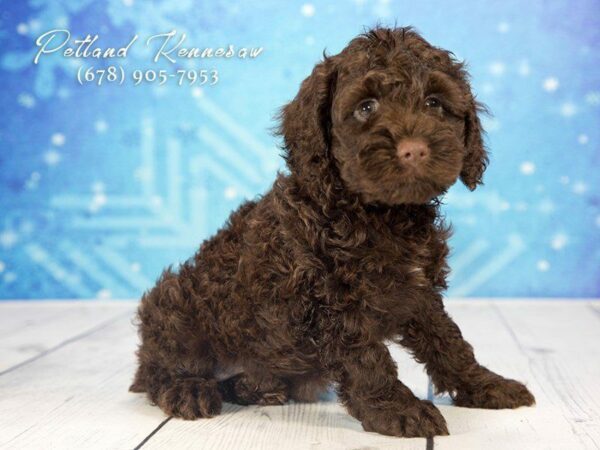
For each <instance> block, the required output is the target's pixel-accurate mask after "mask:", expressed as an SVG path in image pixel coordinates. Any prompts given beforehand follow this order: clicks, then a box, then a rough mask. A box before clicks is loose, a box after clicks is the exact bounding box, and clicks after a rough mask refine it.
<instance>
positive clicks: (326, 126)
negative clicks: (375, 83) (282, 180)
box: [279, 57, 337, 176]
mask: <svg viewBox="0 0 600 450" xmlns="http://www.w3.org/2000/svg"><path fill="white" fill-rule="evenodd" d="M336 79H337V71H336V70H335V67H334V62H333V58H328V57H325V59H324V61H323V62H321V63H319V64H317V66H316V67H315V68H314V69H313V71H312V73H311V74H310V76H309V77H308V78H306V79H305V80H304V81H303V82H302V85H301V86H300V91H299V92H298V94H297V95H296V97H295V98H294V100H292V101H291V102H290V103H288V104H287V105H286V106H284V107H283V109H282V110H281V113H280V120H281V125H280V127H279V134H281V135H282V136H283V138H284V144H285V147H284V149H283V150H284V155H283V156H284V158H285V160H286V162H287V165H288V167H289V168H290V171H291V172H293V173H296V174H302V175H304V176H311V174H312V175H313V176H314V175H316V176H318V175H317V172H318V170H315V169H317V168H318V167H315V166H320V167H324V166H325V165H326V164H327V162H328V161H329V156H330V155H329V147H330V145H331V103H332V100H333V93H334V90H335V82H336Z"/></svg>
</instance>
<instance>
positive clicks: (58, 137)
mask: <svg viewBox="0 0 600 450" xmlns="http://www.w3.org/2000/svg"><path fill="white" fill-rule="evenodd" d="M66 140H67V139H66V137H65V135H64V134H62V133H54V134H53V135H52V137H51V138H50V142H52V145H55V146H56V147H62V146H63V145H65V142H66Z"/></svg>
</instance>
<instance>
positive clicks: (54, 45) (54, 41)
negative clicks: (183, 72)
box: [33, 29, 263, 64]
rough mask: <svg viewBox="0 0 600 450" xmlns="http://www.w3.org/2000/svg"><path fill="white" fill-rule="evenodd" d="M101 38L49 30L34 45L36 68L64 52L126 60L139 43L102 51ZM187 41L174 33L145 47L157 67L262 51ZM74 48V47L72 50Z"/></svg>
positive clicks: (72, 55) (73, 55) (71, 55)
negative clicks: (74, 36)
mask: <svg viewBox="0 0 600 450" xmlns="http://www.w3.org/2000/svg"><path fill="white" fill-rule="evenodd" d="M98 39H99V37H98V35H97V34H95V35H94V36H91V35H89V34H88V35H87V36H86V37H85V39H73V40H71V32H70V31H69V30H63V29H56V30H50V31H47V32H46V33H44V34H42V35H41V36H39V37H38V38H37V39H36V41H35V44H36V46H37V47H39V50H38V51H37V53H36V55H35V58H34V59H33V63H34V64H37V63H38V62H39V61H40V58H41V57H42V55H49V54H52V53H56V52H62V55H63V56H64V57H66V58H96V59H110V58H127V53H128V52H129V50H130V49H131V47H132V46H133V45H135V43H136V42H138V40H139V36H138V35H137V34H136V35H135V36H133V38H132V39H131V40H130V41H129V43H128V44H126V45H125V46H123V47H119V48H115V47H107V48H101V47H98V46H97V45H96V42H97V41H98ZM186 39H187V36H186V34H185V33H181V35H179V36H178V35H177V31H176V30H173V31H170V32H168V33H162V34H155V35H152V36H150V37H149V38H148V39H146V46H147V47H151V46H155V47H156V48H155V49H154V50H153V58H152V61H154V62H155V63H156V62H158V61H160V60H161V59H163V58H164V59H166V60H167V61H169V62H171V63H173V64H175V63H176V62H177V58H181V59H183V58H185V59H193V58H234V57H236V58H242V59H244V58H250V59H254V58H256V57H258V56H259V55H260V54H261V53H262V51H263V47H239V48H236V47H235V46H233V45H228V46H227V47H219V48H209V47H207V48H199V47H183V43H184V42H185V40H186ZM69 44H71V46H69Z"/></svg>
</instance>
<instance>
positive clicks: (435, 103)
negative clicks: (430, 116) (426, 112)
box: [425, 97, 442, 108]
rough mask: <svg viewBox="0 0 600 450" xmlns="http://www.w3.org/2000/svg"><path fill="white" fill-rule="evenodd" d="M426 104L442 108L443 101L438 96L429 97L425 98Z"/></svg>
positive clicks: (430, 106)
mask: <svg viewBox="0 0 600 450" xmlns="http://www.w3.org/2000/svg"><path fill="white" fill-rule="evenodd" d="M425 106H427V107H428V108H441V107H442V102H441V101H440V99H439V98H437V97H427V98H426V99H425Z"/></svg>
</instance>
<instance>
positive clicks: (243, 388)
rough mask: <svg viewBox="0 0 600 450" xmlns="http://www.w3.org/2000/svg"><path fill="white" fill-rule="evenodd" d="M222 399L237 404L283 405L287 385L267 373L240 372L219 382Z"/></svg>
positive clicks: (285, 400) (287, 389) (286, 396)
mask: <svg viewBox="0 0 600 450" xmlns="http://www.w3.org/2000/svg"><path fill="white" fill-rule="evenodd" d="M219 388H220V390H221V393H222V395H223V399H224V400H225V401H228V402H232V403H237V404H239V405H263V406H265V405H283V404H284V403H285V402H287V400H288V398H289V386H288V384H287V383H286V382H285V381H284V380H283V379H282V378H279V377H276V376H274V375H271V374H268V373H247V372H244V373H241V374H239V375H236V376H234V377H231V378H228V379H227V380H223V381H221V382H220V383H219Z"/></svg>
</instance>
